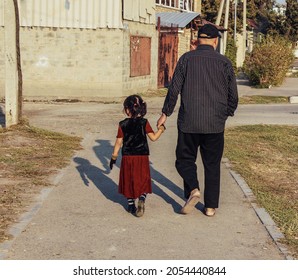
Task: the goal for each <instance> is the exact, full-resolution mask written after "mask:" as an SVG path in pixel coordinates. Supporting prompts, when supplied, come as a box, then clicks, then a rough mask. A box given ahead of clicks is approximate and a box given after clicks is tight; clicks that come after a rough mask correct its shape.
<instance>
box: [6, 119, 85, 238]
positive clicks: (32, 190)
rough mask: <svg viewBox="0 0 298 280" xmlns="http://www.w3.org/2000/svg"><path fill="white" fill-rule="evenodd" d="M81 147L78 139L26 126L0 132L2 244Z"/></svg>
mask: <svg viewBox="0 0 298 280" xmlns="http://www.w3.org/2000/svg"><path fill="white" fill-rule="evenodd" d="M79 148H80V138H78V137H71V136H66V135H63V134H60V133H53V132H48V131H46V130H42V129H37V128H33V127H30V126H28V125H26V124H25V125H21V126H17V127H14V128H12V129H9V130H3V129H1V130H0V169H1V174H0V216H1V218H0V242H3V241H4V240H7V239H9V238H10V237H11V236H10V235H9V234H8V232H7V229H8V228H9V226H11V225H12V224H14V223H16V222H17V221H18V218H19V217H20V215H21V214H22V213H23V212H24V211H26V210H27V208H28V207H29V206H30V205H31V203H32V202H33V201H34V200H35V197H36V195H37V194H39V193H40V191H41V189H42V188H44V187H45V186H47V185H49V181H48V179H49V175H51V174H54V173H55V172H56V171H57V170H58V169H60V168H62V167H63V166H65V165H66V164H67V162H68V160H69V158H70V157H71V155H72V154H73V152H74V151H75V150H76V149H79Z"/></svg>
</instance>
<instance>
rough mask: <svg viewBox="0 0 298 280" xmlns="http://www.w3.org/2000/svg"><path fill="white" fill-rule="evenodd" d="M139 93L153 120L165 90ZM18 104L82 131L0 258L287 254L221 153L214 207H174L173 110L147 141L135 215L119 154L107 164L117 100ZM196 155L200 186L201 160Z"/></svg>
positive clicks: (47, 122)
mask: <svg viewBox="0 0 298 280" xmlns="http://www.w3.org/2000/svg"><path fill="white" fill-rule="evenodd" d="M146 101H147V103H148V114H147V116H146V117H147V118H148V119H149V121H150V122H151V124H152V126H155V123H156V120H157V118H158V113H159V112H160V108H161V106H162V102H163V98H150V99H149V100H146ZM24 111H25V114H26V115H28V116H29V119H30V123H31V124H32V125H35V126H39V127H44V128H47V129H51V130H54V131H60V132H65V133H68V134H75V135H79V136H82V137H83V142H82V145H83V149H82V150H80V151H78V152H77V154H76V155H75V156H74V158H73V159H72V161H71V162H70V165H69V166H68V167H67V168H65V169H63V170H61V172H60V173H59V174H58V175H57V176H55V178H54V179H53V184H54V187H53V188H51V189H46V190H45V191H44V192H43V194H42V195H41V196H40V198H39V200H38V202H37V203H36V204H35V205H34V206H33V207H32V209H31V211H30V212H28V213H26V214H25V215H24V216H23V217H22V219H21V221H20V223H18V224H16V225H15V226H14V227H13V228H12V229H11V233H12V234H13V235H14V236H15V238H14V239H13V240H11V241H7V242H5V243H3V244H1V245H0V258H1V259H33V260H34V259H45V260H49V259H99V260H103V259H127V260H130V259H151V260H155V259H210V260H217V259H224V260H227V259H233V260H237V259H270V260H273V259H274V260H275V259H285V258H287V257H289V256H288V255H287V251H286V249H285V248H284V251H281V250H283V248H280V247H278V246H277V245H276V243H275V241H276V240H275V241H274V240H273V238H276V239H278V237H280V235H279V234H280V233H279V232H278V231H276V227H275V225H274V223H272V220H271V218H270V217H269V216H268V215H267V213H266V211H264V209H259V208H258V206H257V205H255V204H254V201H253V199H254V198H253V196H252V195H251V193H250V190H249V188H248V186H246V184H245V182H244V181H242V178H241V177H239V176H238V175H237V174H235V173H234V172H231V170H230V169H229V165H228V163H227V162H226V160H223V163H222V183H221V186H222V189H221V199H220V208H219V209H218V211H217V213H216V215H215V217H213V218H209V217H206V216H205V215H204V214H203V213H202V209H203V204H201V203H200V204H199V205H198V207H197V209H196V210H195V211H194V212H193V213H191V214H189V215H181V214H179V211H180V209H181V207H182V206H183V204H184V199H183V190H182V180H181V178H180V177H179V175H178V174H177V172H176V170H175V167H174V162H175V145H176V137H177V131H176V117H177V115H176V114H177V112H175V113H174V115H173V116H172V117H170V118H168V121H167V130H166V132H165V133H164V134H163V135H162V137H161V138H160V140H159V141H158V142H155V143H150V151H151V156H150V160H151V175H152V180H153V194H151V195H149V196H148V199H147V202H146V211H145V215H144V216H143V217H142V218H136V217H134V216H132V215H130V214H128V213H127V212H126V211H125V208H126V200H125V198H124V197H122V196H121V195H119V194H118V193H117V182H118V176H119V168H118V167H119V163H120V160H118V162H117V165H116V167H115V168H114V169H113V170H112V172H110V170H109V168H108V163H109V160H110V156H111V153H112V149H113V145H114V140H115V135H116V129H117V124H118V122H119V120H121V119H123V114H122V112H121V111H122V105H121V104H96V103H74V104H45V103H41V104H38V103H25V106H24ZM235 118H237V115H236V116H235ZM198 165H199V171H200V183H201V189H202V190H204V185H203V174H202V171H203V170H202V164H201V162H200V160H198ZM235 179H236V180H235ZM258 215H259V216H260V217H261V218H262V221H261V220H260V219H259V216H258ZM263 223H265V224H263ZM268 230H269V231H270V230H272V231H271V234H272V233H273V238H272V236H270V234H269V233H268Z"/></svg>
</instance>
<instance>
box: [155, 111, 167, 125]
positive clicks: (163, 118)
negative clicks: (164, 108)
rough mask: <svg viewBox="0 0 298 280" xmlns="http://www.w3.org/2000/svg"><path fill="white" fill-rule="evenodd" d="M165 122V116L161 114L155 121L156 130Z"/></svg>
mask: <svg viewBox="0 0 298 280" xmlns="http://www.w3.org/2000/svg"><path fill="white" fill-rule="evenodd" d="M166 120H167V116H166V115H165V114H164V113H162V115H161V116H160V118H159V119H158V121H157V128H159V127H160V126H161V125H164V124H165V122H166Z"/></svg>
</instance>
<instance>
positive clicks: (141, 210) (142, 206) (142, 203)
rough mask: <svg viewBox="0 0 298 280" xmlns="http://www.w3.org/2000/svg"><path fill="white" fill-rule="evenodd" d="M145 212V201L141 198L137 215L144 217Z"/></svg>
mask: <svg viewBox="0 0 298 280" xmlns="http://www.w3.org/2000/svg"><path fill="white" fill-rule="evenodd" d="M144 212H145V201H144V200H139V202H138V209H137V212H136V216H137V217H142V216H143V215H144Z"/></svg>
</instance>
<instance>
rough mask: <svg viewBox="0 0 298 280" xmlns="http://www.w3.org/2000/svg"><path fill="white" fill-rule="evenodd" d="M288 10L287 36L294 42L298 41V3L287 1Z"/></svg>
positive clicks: (295, 0)
mask: <svg viewBox="0 0 298 280" xmlns="http://www.w3.org/2000/svg"><path fill="white" fill-rule="evenodd" d="M286 3H287V10H286V29H287V32H286V35H287V36H288V37H289V39H290V40H291V41H292V42H296V41H298V2H297V0H287V1H286Z"/></svg>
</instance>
